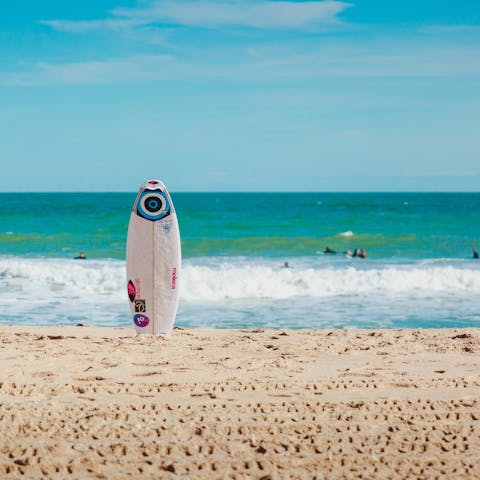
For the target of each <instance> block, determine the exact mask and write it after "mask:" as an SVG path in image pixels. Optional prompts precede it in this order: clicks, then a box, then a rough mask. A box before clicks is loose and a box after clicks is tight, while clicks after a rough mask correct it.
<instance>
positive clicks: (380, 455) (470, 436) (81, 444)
mask: <svg viewBox="0 0 480 480" xmlns="http://www.w3.org/2000/svg"><path fill="white" fill-rule="evenodd" d="M0 478H1V479H7V478H34V479H40V478H48V479H50V478H52V479H65V478H78V479H86V478H105V479H112V478H114V479H120V478H142V479H143V478H165V479H169V478H172V479H173V478H208V479H216V478H237V479H244V478H254V479H264V480H267V479H286V478H305V479H314V478H316V479H323V478H325V479H333V478H366V479H371V478H382V479H386V478H392V479H394V478H418V479H430V478H441V479H456V478H465V479H467V478H468V479H476V478H480V329H459V330H455V329H442V330H374V331H368V330H295V331H292V330H262V329H258V330H235V331H234V330H197V329H192V330H190V329H188V330H182V329H176V330H174V332H173V333H172V335H171V336H170V337H168V338H165V337H152V336H141V337H136V336H135V334H134V331H133V329H131V328H94V327H16V326H0Z"/></svg>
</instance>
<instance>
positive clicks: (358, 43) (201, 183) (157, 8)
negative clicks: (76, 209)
mask: <svg viewBox="0 0 480 480" xmlns="http://www.w3.org/2000/svg"><path fill="white" fill-rule="evenodd" d="M1 10H2V12H1V14H0V60H1V61H0V191H4V192H6V191H11V192H16V191H21V192H29V191H32V192H33V191H129V192H130V191H136V190H137V189H138V188H139V186H140V184H141V183H142V182H143V181H144V180H145V179H148V178H159V179H162V180H163V181H164V182H165V183H166V184H167V186H168V188H169V189H170V190H171V191H480V153H479V152H480V2H477V1H473V0H457V1H455V2H452V1H444V0H421V1H420V0H395V1H394V0H345V1H333V0H323V1H273V0H272V1H263V0H237V1H234V0H185V1H170V0H102V1H101V2H99V1H98V0H82V1H79V0H77V1H68V2H66V1H65V0H42V1H41V2H39V1H38V0H15V2H3V3H2V5H1Z"/></svg>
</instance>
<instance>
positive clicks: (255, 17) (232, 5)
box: [40, 0, 350, 33]
mask: <svg viewBox="0 0 480 480" xmlns="http://www.w3.org/2000/svg"><path fill="white" fill-rule="evenodd" d="M349 6H350V4H349V3H346V2H343V1H337V0H323V1H307V2H291V1H280V2H274V1H265V0H262V1H257V0H255V1H253V0H247V1H245V0H244V1H239V0H237V1H232V0H230V1H229V0H210V1H204V0H198V1H192V0H190V1H186V2H177V1H171V0H154V1H151V2H150V3H149V4H148V6H147V7H145V8H117V9H115V10H113V11H112V12H111V17H110V18H106V19H98V20H78V21H77V20H42V21H40V23H41V24H43V25H47V26H49V27H51V28H53V29H55V30H58V31H62V32H70V33H88V32H92V31H95V30H105V29H108V30H113V31H121V30H130V29H132V28H135V27H142V26H148V25H152V24H155V23H171V24H176V25H184V26H192V27H204V28H213V27H221V26H239V27H250V28H264V29H267V28H305V27H307V28H310V27H314V26H318V25H325V24H334V23H338V19H337V15H338V14H339V13H341V12H342V11H343V10H345V9H346V8H348V7H349Z"/></svg>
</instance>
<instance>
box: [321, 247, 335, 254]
mask: <svg viewBox="0 0 480 480" xmlns="http://www.w3.org/2000/svg"><path fill="white" fill-rule="evenodd" d="M323 253H328V254H330V255H336V254H337V252H336V251H335V250H332V249H331V248H330V247H329V246H328V245H327V246H326V247H325V251H324V252H323Z"/></svg>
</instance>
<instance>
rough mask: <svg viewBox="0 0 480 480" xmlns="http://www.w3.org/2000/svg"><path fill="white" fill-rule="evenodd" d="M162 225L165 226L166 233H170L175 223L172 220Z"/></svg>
mask: <svg viewBox="0 0 480 480" xmlns="http://www.w3.org/2000/svg"><path fill="white" fill-rule="evenodd" d="M162 227H163V231H164V232H165V235H168V234H169V233H170V230H171V229H172V227H173V223H171V222H169V223H164V224H162Z"/></svg>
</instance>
